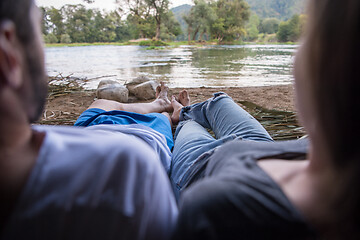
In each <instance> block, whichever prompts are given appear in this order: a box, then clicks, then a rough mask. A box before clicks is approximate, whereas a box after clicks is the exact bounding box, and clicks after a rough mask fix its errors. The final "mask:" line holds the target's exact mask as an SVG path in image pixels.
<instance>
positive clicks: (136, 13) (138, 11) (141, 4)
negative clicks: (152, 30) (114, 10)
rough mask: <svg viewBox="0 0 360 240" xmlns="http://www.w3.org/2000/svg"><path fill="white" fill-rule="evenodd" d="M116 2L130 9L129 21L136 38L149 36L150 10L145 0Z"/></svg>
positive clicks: (117, 0) (119, 0) (121, 0)
mask: <svg viewBox="0 0 360 240" xmlns="http://www.w3.org/2000/svg"><path fill="white" fill-rule="evenodd" d="M116 2H117V3H118V4H119V5H120V6H121V7H123V8H126V11H128V17H127V22H128V24H129V25H131V26H130V29H131V31H132V35H136V36H134V37H135V38H145V37H148V32H149V25H151V23H150V24H149V20H150V11H151V9H150V8H149V6H148V4H147V3H146V2H145V0H116Z"/></svg>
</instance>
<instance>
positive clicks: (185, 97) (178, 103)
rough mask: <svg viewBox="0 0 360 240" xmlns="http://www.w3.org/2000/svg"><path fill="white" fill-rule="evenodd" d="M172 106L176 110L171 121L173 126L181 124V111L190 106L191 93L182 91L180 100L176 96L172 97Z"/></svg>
mask: <svg viewBox="0 0 360 240" xmlns="http://www.w3.org/2000/svg"><path fill="white" fill-rule="evenodd" d="M171 105H172V107H173V109H174V112H173V114H172V116H171V121H172V123H173V124H177V123H179V118H180V112H181V109H182V108H183V107H185V106H189V105H190V97H189V93H188V92H187V91H186V90H182V91H181V92H180V93H179V96H178V99H176V97H175V96H172V98H171Z"/></svg>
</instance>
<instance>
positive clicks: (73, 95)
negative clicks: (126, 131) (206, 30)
mask: <svg viewBox="0 0 360 240" xmlns="http://www.w3.org/2000/svg"><path fill="white" fill-rule="evenodd" d="M181 90H182V89H177V88H173V89H170V93H169V96H171V95H177V94H178V93H179V91H181ZM187 90H188V91H189V94H190V98H191V102H192V103H196V102H201V101H204V100H206V99H208V98H210V97H211V96H212V94H213V93H216V92H219V91H222V92H226V93H227V94H228V95H229V96H231V97H232V98H233V99H234V101H235V102H237V103H239V104H240V102H242V101H249V102H252V103H255V104H257V105H259V106H261V107H263V108H266V109H272V110H282V111H291V112H294V111H295V107H294V89H293V85H284V86H271V87H246V88H190V89H187ZM94 99H96V93H95V91H85V90H81V91H68V92H64V93H62V94H58V95H56V96H51V95H50V96H49V98H48V101H47V104H46V108H45V111H44V114H43V117H42V119H41V121H40V122H39V123H40V124H56V125H72V124H74V122H75V121H76V119H77V117H78V116H79V115H80V114H81V113H82V112H83V111H84V110H86V109H87V107H88V106H89V105H90V104H91V103H92V102H93V101H94ZM130 102H139V101H137V100H136V99H134V98H130Z"/></svg>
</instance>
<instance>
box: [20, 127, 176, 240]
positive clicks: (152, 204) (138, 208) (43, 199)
mask: <svg viewBox="0 0 360 240" xmlns="http://www.w3.org/2000/svg"><path fill="white" fill-rule="evenodd" d="M36 130H38V131H46V133H47V137H46V139H45V143H44V145H43V147H42V149H41V154H40V157H39V160H38V163H37V164H36V166H35V168H34V170H33V172H32V174H31V176H30V178H29V181H28V183H27V186H26V188H25V190H24V193H23V196H22V199H21V202H20V205H21V209H19V211H18V212H17V214H18V215H19V216H20V217H19V216H18V217H19V218H20V219H21V218H22V216H26V217H27V218H29V219H32V218H37V219H46V213H48V212H51V213H52V214H53V216H59V217H60V216H61V218H70V219H73V220H74V221H75V220H76V224H75V225H74V226H70V225H69V226H66V227H67V230H68V231H71V230H74V231H84V232H86V231H87V230H86V229H92V231H90V232H94V236H98V235H96V234H99V233H100V232H101V229H103V230H105V229H108V230H107V231H108V232H111V231H115V232H119V233H120V234H122V235H123V236H128V237H127V238H129V239H131V238H137V237H136V235H137V234H140V235H142V234H145V235H146V236H152V235H153V236H157V238H159V239H162V238H163V237H165V236H168V235H169V233H170V231H171V230H172V226H173V224H174V223H175V220H176V216H177V207H176V203H175V199H174V196H173V194H172V190H171V187H170V183H169V181H168V178H167V175H166V173H165V171H164V169H163V167H162V166H161V164H160V161H159V159H158V158H159V157H158V156H157V154H156V153H155V152H154V150H153V149H151V148H150V147H149V146H148V145H147V144H146V143H145V142H144V141H142V140H141V139H139V138H137V137H134V136H131V135H127V134H121V133H109V132H105V131H88V130H83V129H79V128H72V127H71V128H47V127H46V128H37V129H36ZM84 216H89V218H88V219H85V218H84ZM59 220H61V219H59ZM62 220H64V219H62ZM48 221H52V223H54V224H55V225H56V223H57V221H58V220H56V219H50V218H49V219H48ZM99 223H101V224H99ZM24 226H25V225H24ZM31 226H32V227H34V228H36V227H40V226H36V223H35V222H34V224H32V225H31ZM140 228H141V230H139V229H140ZM26 229H28V228H27V227H26ZM134 229H137V230H139V231H138V232H137V231H134ZM63 230H64V231H66V229H63ZM127 234H130V235H127ZM140 235H139V236H140Z"/></svg>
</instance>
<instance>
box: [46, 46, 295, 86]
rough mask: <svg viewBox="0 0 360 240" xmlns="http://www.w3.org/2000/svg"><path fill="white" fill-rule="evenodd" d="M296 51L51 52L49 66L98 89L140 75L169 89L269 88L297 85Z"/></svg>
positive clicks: (129, 48)
mask: <svg viewBox="0 0 360 240" xmlns="http://www.w3.org/2000/svg"><path fill="white" fill-rule="evenodd" d="M296 49H297V46H288V45H284V46H283V45H275V46H267V45H264V46H262V45H247V46H209V47H204V48H195V47H192V46H182V47H179V48H174V49H163V50H146V48H144V47H139V46H91V47H65V48H47V49H46V65H47V69H48V73H49V75H51V76H54V75H57V74H59V73H62V74H63V75H70V74H72V75H73V76H76V77H82V78H88V79H90V81H89V83H88V85H87V87H88V88H96V87H97V84H98V82H99V81H100V80H103V79H113V80H118V81H121V82H126V81H129V80H130V79H132V78H134V77H137V76H139V75H146V76H148V77H149V78H150V79H154V80H158V81H165V82H167V83H168V84H169V86H170V87H184V88H185V87H200V86H207V87H224V86H267V85H278V84H288V83H291V82H292V73H291V72H292V62H293V55H294V53H295V51H296Z"/></svg>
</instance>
